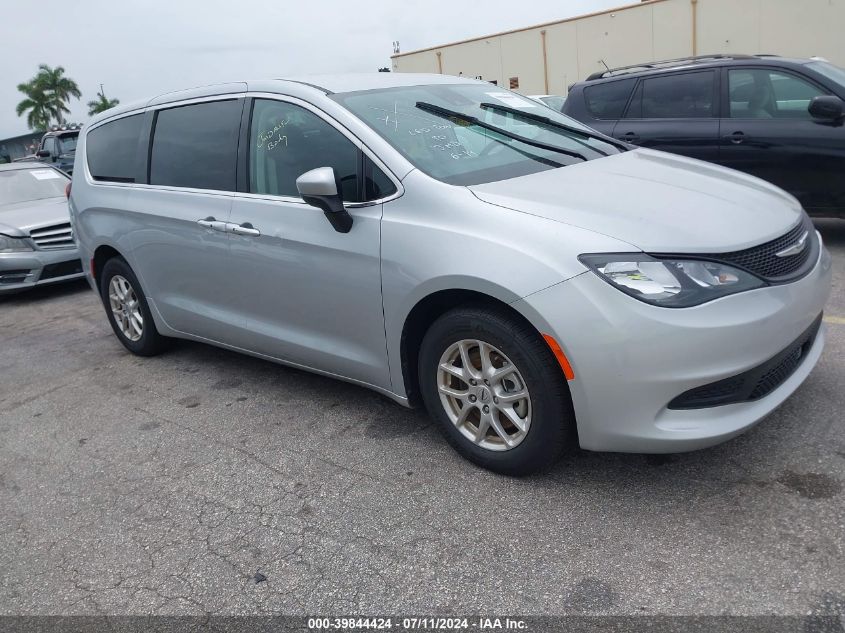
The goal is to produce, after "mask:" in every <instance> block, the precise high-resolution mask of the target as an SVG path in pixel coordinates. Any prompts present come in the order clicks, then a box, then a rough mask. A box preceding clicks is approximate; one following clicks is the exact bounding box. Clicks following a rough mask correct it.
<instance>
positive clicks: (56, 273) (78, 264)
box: [40, 259, 82, 280]
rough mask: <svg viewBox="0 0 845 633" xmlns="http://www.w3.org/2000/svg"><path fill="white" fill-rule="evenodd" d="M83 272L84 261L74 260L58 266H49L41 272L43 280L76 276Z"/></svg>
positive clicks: (60, 263)
mask: <svg viewBox="0 0 845 633" xmlns="http://www.w3.org/2000/svg"><path fill="white" fill-rule="evenodd" d="M81 272H82V260H80V259H72V260H70V261H67V262H59V263H58V264H47V265H46V266H44V270H42V271H41V278H40V279H42V280H44V279H55V278H56V277H66V276H67V275H75V274H77V273H81Z"/></svg>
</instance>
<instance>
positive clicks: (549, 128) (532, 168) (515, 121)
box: [332, 84, 623, 185]
mask: <svg viewBox="0 0 845 633" xmlns="http://www.w3.org/2000/svg"><path fill="white" fill-rule="evenodd" d="M332 98H333V99H335V100H336V101H337V102H338V103H340V104H341V105H343V106H344V107H345V108H347V109H348V110H350V111H351V112H352V113H353V114H355V116H357V117H358V118H360V119H361V120H362V121H364V123H366V124H367V125H368V126H370V127H371V128H372V129H373V130H375V131H376V132H377V133H378V134H379V135H381V136H383V137H384V138H385V140H387V141H388V142H389V143H390V144H391V145H393V146H394V147H395V148H396V149H397V150H399V151H400V152H401V153H402V155H403V156H405V158H407V159H408V160H409V161H410V162H411V163H413V164H414V165H415V166H416V167H418V168H419V169H421V170H422V171H424V172H425V173H427V174H428V175H430V176H432V177H433V178H437V179H438V180H442V181H443V182H447V183H450V184H454V185H474V184H479V183H484V182H493V181H496V180H505V179H507V178H515V177H517V176H523V175H526V174H533V173H536V172H539V171H544V170H547V169H556V168H559V167H565V166H567V165H573V164H577V163H581V162H583V161H584V160H592V159H596V158H602V157H604V156H608V155H610V154H617V153H619V152H620V151H623V150H622V149H620V146H619V145H618V144H614V143H613V142H612V141H610V140H608V141H604V140H602V139H599V138H594V137H593V136H592V135H595V134H597V133H596V132H594V131H592V130H589V128H586V127H584V126H583V125H581V124H580V123H578V122H577V121H574V120H573V119H570V118H569V117H566V116H564V115H562V114H558V113H555V112H552V111H551V110H550V109H549V108H547V107H544V106H543V105H541V104H539V103H537V102H536V101H533V100H531V99H528V98H526V97H522V96H520V95H518V94H516V93H513V92H508V91H506V90H502V89H501V88H496V87H495V86H493V85H484V84H435V85H424V86H408V87H401V88H386V89H380V90H366V91H361V92H350V93H344V94H336V95H333V96H332ZM417 104H421V105H423V108H425V109H423V108H421V107H418V106H417ZM482 104H493V105H494V106H502V107H505V108H510V109H512V110H514V111H516V112H504V111H501V110H497V109H495V108H491V107H482ZM432 106H433V107H432ZM438 111H439V113H438ZM444 111H448V112H452V113H455V114H458V115H466V116H471V117H473V118H475V119H477V120H478V122H479V123H480V124H483V125H479V124H476V123H473V122H468V121H466V120H463V119H461V118H460V116H449V115H447V114H445V112H444ZM522 112H524V113H526V114H531V115H537V116H543V117H547V118H548V119H550V120H551V121H552V122H554V123H557V124H560V125H563V126H567V127H570V128H572V130H566V129H562V128H560V127H556V126H555V125H554V124H552V125H549V124H545V123H539V122H535V121H531V120H528V119H526V118H523V116H521V114H520V113H522ZM497 130H501V131H502V132H503V133H499V132H498V131H497ZM514 137H518V138H514ZM520 139H523V140H520ZM526 141H528V142H526ZM537 145H541V146H543V147H538V146H537ZM557 148H560V150H559V151H557Z"/></svg>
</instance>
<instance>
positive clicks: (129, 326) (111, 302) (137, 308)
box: [100, 257, 169, 356]
mask: <svg viewBox="0 0 845 633" xmlns="http://www.w3.org/2000/svg"><path fill="white" fill-rule="evenodd" d="M100 297H101V298H102V300H103V306H104V307H105V309H106V315H107V317H108V319H109V323H110V324H111V327H112V330H114V334H115V336H117V339H118V340H119V341H120V342H121V343H122V344H123V346H124V347H125V348H126V349H128V350H129V351H130V352H132V353H133V354H137V355H138V356H155V355H156V354H160V353H161V352H162V351H164V350H165V349H166V348H167V346H168V343H169V339H167V338H165V337H164V336H162V335H161V334H159V333H158V330H156V326H155V323H154V322H153V316H152V314H151V313H150V307H149V305H148V304H147V298H146V297H145V296H144V292H143V290H142V289H141V284H140V283H139V282H138V278H137V277H136V276H135V273H134V272H132V268H131V267H130V266H129V264H127V263H126V261H125V260H124V259H122V258H120V257H113V258H112V259H110V260H108V261H107V262H106V264H105V265H104V266H103V271H102V273H101V275H100Z"/></svg>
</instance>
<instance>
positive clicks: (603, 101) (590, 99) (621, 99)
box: [584, 79, 637, 119]
mask: <svg viewBox="0 0 845 633" xmlns="http://www.w3.org/2000/svg"><path fill="white" fill-rule="evenodd" d="M636 83H637V80H636V79H623V80H621V81H610V82H607V83H603V84H596V85H595V86H587V87H585V88H584V102H585V103H586V105H587V111H588V112H589V113H590V114H591V115H592V116H593V117H594V118H596V119H621V118H622V113H623V112H625V106H626V105H627V104H628V98H629V97H630V96H631V91H632V90H633V89H634V84H636Z"/></svg>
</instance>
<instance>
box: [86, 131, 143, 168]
mask: <svg viewBox="0 0 845 633" xmlns="http://www.w3.org/2000/svg"><path fill="white" fill-rule="evenodd" d="M142 123H143V115H142V114H133V115H132V116H128V117H124V118H122V119H118V120H116V121H112V122H111V123H106V124H105V125H101V126H100V127H98V128H94V129H93V130H91V131H90V132H89V133H88V136H87V137H86V140H85V143H86V150H85V153H86V154H87V157H88V170H89V171H90V172H91V176H92V177H93V178H94V180H106V181H112V182H135V171H136V168H135V157H136V155H137V153H138V137H139V135H140V134H141V124H142Z"/></svg>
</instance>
